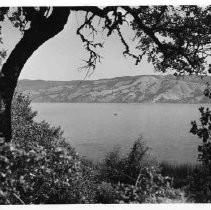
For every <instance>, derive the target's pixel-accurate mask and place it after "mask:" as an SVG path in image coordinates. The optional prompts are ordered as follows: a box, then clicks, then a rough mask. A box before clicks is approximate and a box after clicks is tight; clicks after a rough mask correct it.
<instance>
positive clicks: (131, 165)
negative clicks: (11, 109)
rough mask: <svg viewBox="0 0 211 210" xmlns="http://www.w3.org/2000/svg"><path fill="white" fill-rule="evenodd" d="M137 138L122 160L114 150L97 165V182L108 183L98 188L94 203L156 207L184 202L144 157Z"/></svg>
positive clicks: (154, 166) (145, 154) (157, 166)
mask: <svg viewBox="0 0 211 210" xmlns="http://www.w3.org/2000/svg"><path fill="white" fill-rule="evenodd" d="M147 150H148V148H147V147H146V146H145V144H144V142H143V140H142V138H141V137H140V138H138V139H137V140H136V141H135V142H134V145H133V147H132V148H131V150H130V151H129V153H128V155H127V156H126V157H120V149H119V148H114V149H113V151H111V152H110V153H108V154H107V156H106V158H105V160H104V161H103V162H102V163H101V164H100V165H99V171H100V174H99V177H100V180H103V181H105V182H110V183H111V184H105V183H104V184H103V185H100V186H99V189H98V190H99V192H98V193H97V195H98V197H97V202H102V203H103V202H108V203H157V202H164V201H165V199H166V198H168V199H169V200H172V199H173V200H175V199H176V200H177V201H178V202H179V201H182V202H185V200H184V199H182V192H181V191H179V190H175V189H173V188H172V187H171V186H170V182H171V179H170V178H169V177H164V176H162V175H161V173H160V167H159V165H158V163H157V162H156V161H154V159H152V158H151V156H150V155H149V154H148V153H147Z"/></svg>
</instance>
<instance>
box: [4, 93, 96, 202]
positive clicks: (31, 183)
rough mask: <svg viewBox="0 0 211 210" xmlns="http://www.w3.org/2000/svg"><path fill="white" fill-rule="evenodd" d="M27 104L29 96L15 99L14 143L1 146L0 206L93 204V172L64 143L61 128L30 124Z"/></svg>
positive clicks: (31, 114)
mask: <svg viewBox="0 0 211 210" xmlns="http://www.w3.org/2000/svg"><path fill="white" fill-rule="evenodd" d="M29 104H30V100H29V99H28V97H25V96H22V95H17V96H16V97H15V100H14V106H13V128H14V133H13V141H12V143H8V144H5V143H3V144H2V145H1V147H0V150H1V151H0V154H1V156H0V160H1V161H0V168H1V173H0V176H1V177H0V179H1V182H0V194H1V198H0V202H1V204H23V203H24V204H30V203H35V204H40V203H57V204H58V203H86V202H89V203H91V202H93V200H94V197H95V193H94V192H95V191H94V188H95V181H94V173H93V171H92V170H91V168H90V167H89V166H88V164H82V162H81V160H80V158H79V157H78V155H77V154H76V153H75V151H74V149H72V148H71V146H70V145H68V144H67V143H65V142H64V139H63V138H62V137H61V131H60V128H51V127H50V126H49V125H48V124H47V123H46V122H41V123H36V122H34V121H33V118H34V117H35V115H36V113H35V112H33V111H32V110H31V108H30V107H29ZM16 114H17V115H16Z"/></svg>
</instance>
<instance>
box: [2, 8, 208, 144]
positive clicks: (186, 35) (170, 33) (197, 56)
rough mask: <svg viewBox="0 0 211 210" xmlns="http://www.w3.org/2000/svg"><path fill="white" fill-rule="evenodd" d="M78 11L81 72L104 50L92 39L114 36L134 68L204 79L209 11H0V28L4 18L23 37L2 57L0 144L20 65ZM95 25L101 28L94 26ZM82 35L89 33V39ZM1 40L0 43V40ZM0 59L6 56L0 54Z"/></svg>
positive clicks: (7, 131)
mask: <svg viewBox="0 0 211 210" xmlns="http://www.w3.org/2000/svg"><path fill="white" fill-rule="evenodd" d="M78 11H81V12H83V14H84V21H83V23H82V24H81V25H80V26H79V27H78V29H77V34H78V35H79V36H80V38H81V40H82V42H83V43H84V44H85V49H86V50H87V52H88V54H89V57H88V59H87V60H86V61H85V66H84V68H86V69H88V71H92V70H94V69H95V67H96V65H97V63H98V62H100V61H101V56H100V54H99V53H98V52H97V49H98V48H102V47H103V43H102V42H97V41H96V39H95V35H96V34H97V33H99V32H98V31H100V29H101V31H104V32H105V33H106V35H107V36H110V35H112V34H113V33H117V34H118V36H119V38H120V41H121V43H122V44H123V46H124V49H125V50H124V51H123V55H124V56H130V57H132V58H134V60H135V64H139V63H140V61H141V59H142V57H143V56H147V57H148V61H149V62H152V63H153V64H154V67H155V69H156V70H158V71H162V72H165V71H167V70H171V71H173V72H175V73H176V74H180V75H181V74H187V73H188V74H206V73H207V72H208V71H209V63H208V62H207V57H208V56H209V55H210V44H211V39H210V36H211V35H210V34H211V33H210V32H211V7H210V6H208V7H199V6H177V7H175V6H140V7H132V6H107V7H96V6H92V7H91V6H89V7H18V8H7V7H3V8H0V21H1V23H2V22H3V21H5V20H6V19H8V20H10V21H11V22H12V23H13V26H14V27H16V28H18V29H19V30H20V31H21V32H22V38H21V39H20V41H19V42H18V43H17V45H16V46H15V48H14V49H13V50H12V52H11V53H10V54H9V55H8V57H7V58H6V61H5V62H4V64H3V65H2V68H1V74H0V139H1V140H2V143H3V142H4V141H6V142H9V141H10V140H11V136H12V128H11V102H12V98H13V95H14V91H15V87H16V85H17V82H18V78H19V75H20V73H21V70H22V68H23V66H24V64H25V63H26V62H27V60H28V59H29V58H30V56H31V55H32V54H33V53H34V52H35V51H36V50H37V49H38V48H39V47H40V46H41V45H42V44H43V43H45V42H46V41H48V40H49V39H51V38H53V37H54V36H55V35H57V34H58V33H60V32H61V31H62V30H63V29H64V26H65V24H66V23H67V20H68V17H69V15H70V13H72V12H78ZM96 20H99V21H101V24H97V22H98V21H96ZM125 28H131V29H132V30H133V31H134V34H135V36H134V39H133V41H134V43H136V44H135V49H132V45H131V44H130V43H129V42H128V41H127V39H126V38H125V34H124V30H123V29H125ZM86 30H89V31H90V33H89V34H90V35H88V33H87V32H85V31H86ZM0 41H1V40H0ZM0 56H1V57H2V58H3V59H4V58H5V57H6V52H5V51H4V50H1V52H0Z"/></svg>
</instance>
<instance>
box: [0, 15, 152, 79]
mask: <svg viewBox="0 0 211 210" xmlns="http://www.w3.org/2000/svg"><path fill="white" fill-rule="evenodd" d="M81 18H82V15H81V14H78V15H77V16H76V14H75V13H71V15H70V18H69V21H68V23H67V25H66V26H65V29H64V30H63V31H62V32H61V33H60V34H58V35H57V36H55V37H54V38H52V39H50V40H48V41H47V42H46V43H44V44H43V45H42V46H41V47H40V48H39V49H38V50H37V51H36V52H34V54H33V55H32V56H31V58H30V59H29V60H28V61H27V63H26V64H25V66H24V68H23V70H22V73H21V76H20V78H21V79H44V80H80V79H83V78H84V77H85V74H86V73H85V72H84V71H83V72H80V71H79V69H78V68H79V67H81V66H83V62H82V60H83V59H86V58H87V53H86V51H85V50H84V48H83V45H84V44H83V43H82V41H81V40H80V37H79V36H78V35H76V28H77V26H78V23H80V20H81ZM5 26H6V27H3V34H5V36H4V43H5V46H6V47H7V48H8V49H12V48H13V47H14V46H15V43H17V41H18V40H19V39H20V34H19V33H18V32H17V31H16V30H14V29H13V27H12V26H9V25H8V24H5ZM4 28H5V29H4ZM126 33H127V31H126ZM128 34H130V32H128ZM123 50H124V48H123V45H122V44H121V42H120V40H119V37H118V36H117V35H116V34H113V35H111V36H110V37H108V38H106V41H105V47H104V48H103V49H102V50H100V54H101V55H102V56H103V59H102V63H101V64H100V63H99V64H98V65H97V68H96V70H95V72H94V73H93V74H92V75H91V76H90V77H88V78H87V79H100V78H111V77H118V76H125V75H142V74H153V72H154V68H153V66H152V64H149V63H147V62H146V60H143V61H142V62H141V64H139V65H138V66H136V65H134V63H135V62H134V60H132V59H131V58H128V57H127V58H125V57H124V56H123V55H122V52H123Z"/></svg>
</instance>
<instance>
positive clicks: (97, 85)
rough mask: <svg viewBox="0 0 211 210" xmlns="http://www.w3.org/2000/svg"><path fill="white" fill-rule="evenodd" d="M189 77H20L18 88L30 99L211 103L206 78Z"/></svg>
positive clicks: (48, 100) (89, 101)
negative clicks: (86, 78) (206, 92)
mask: <svg viewBox="0 0 211 210" xmlns="http://www.w3.org/2000/svg"><path fill="white" fill-rule="evenodd" d="M209 80H211V78H210V77H206V78H205V79H203V80H202V79H201V78H200V77H196V76H190V77H184V78H179V79H178V78H176V77H174V76H172V75H167V76H157V75H146V76H145V75H143V76H133V77H129V76H127V77H118V78H112V79H101V80H92V81H90V80H86V81H43V80H20V81H19V83H18V88H17V89H18V91H20V92H23V93H25V94H29V95H30V98H31V99H32V101H33V102H67V103H68V102H71V103H73V102H86V103H156V102H160V103H210V100H209V99H208V98H206V97H205V96H204V95H203V91H204V89H205V87H206V81H209Z"/></svg>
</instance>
